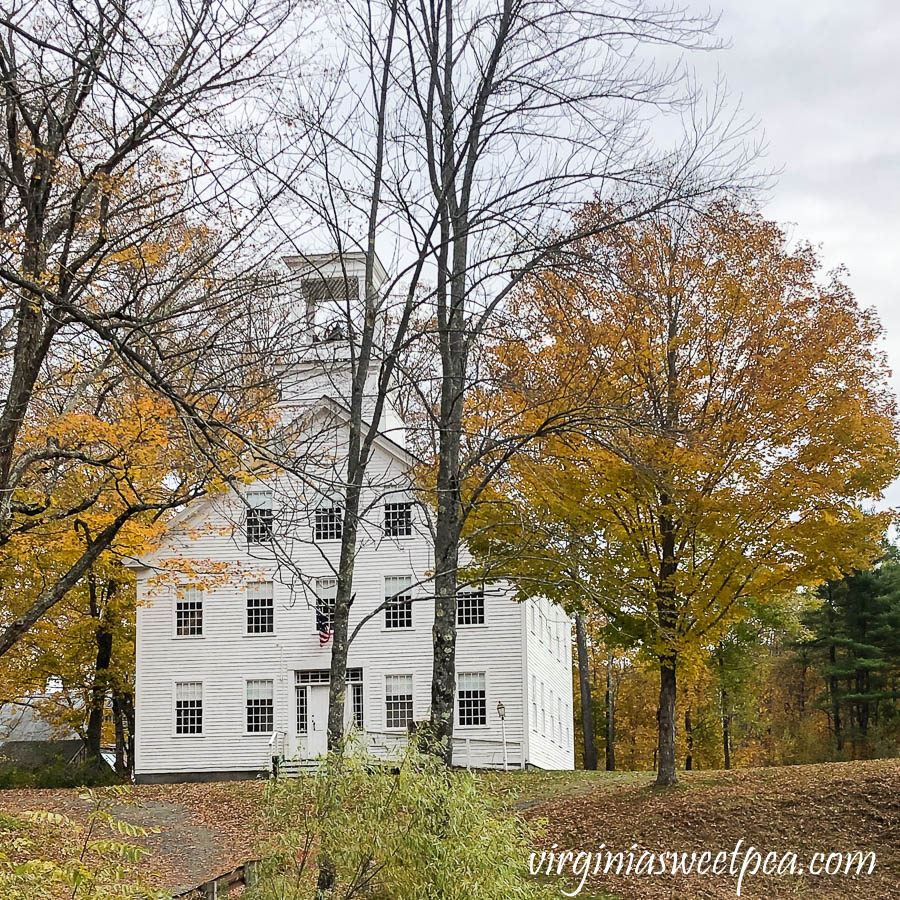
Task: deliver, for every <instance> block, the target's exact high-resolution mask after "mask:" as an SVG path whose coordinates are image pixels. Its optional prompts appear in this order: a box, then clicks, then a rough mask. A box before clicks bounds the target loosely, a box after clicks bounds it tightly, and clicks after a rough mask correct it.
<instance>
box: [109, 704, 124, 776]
mask: <svg viewBox="0 0 900 900" xmlns="http://www.w3.org/2000/svg"><path fill="white" fill-rule="evenodd" d="M112 704H113V721H114V723H115V727H116V774H117V775H118V776H119V777H120V778H122V779H125V778H127V777H128V766H127V763H126V761H125V711H124V710H123V709H122V699H121V695H120V694H119V692H118V691H117V692H116V693H114V694H113V701H112Z"/></svg>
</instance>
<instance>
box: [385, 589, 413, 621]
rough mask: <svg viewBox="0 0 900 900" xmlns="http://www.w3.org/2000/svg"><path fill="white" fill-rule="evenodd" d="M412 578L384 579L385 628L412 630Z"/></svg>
mask: <svg viewBox="0 0 900 900" xmlns="http://www.w3.org/2000/svg"><path fill="white" fill-rule="evenodd" d="M411 581H412V579H411V578H408V577H403V576H401V577H391V578H385V579H384V602H385V603H387V604H389V605H388V606H386V607H385V608H384V627H385V628H412V608H413V601H412V588H411V586H410V585H411Z"/></svg>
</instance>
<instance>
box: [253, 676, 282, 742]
mask: <svg viewBox="0 0 900 900" xmlns="http://www.w3.org/2000/svg"><path fill="white" fill-rule="evenodd" d="M274 728H275V693H274V688H273V685H272V681H271V679H259V680H253V681H248V682H247V731H248V732H250V733H251V734H261V733H268V732H271V731H273V730H274Z"/></svg>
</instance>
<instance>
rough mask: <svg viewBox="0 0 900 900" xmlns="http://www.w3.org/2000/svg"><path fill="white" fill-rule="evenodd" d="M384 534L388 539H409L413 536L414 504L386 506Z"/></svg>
mask: <svg viewBox="0 0 900 900" xmlns="http://www.w3.org/2000/svg"><path fill="white" fill-rule="evenodd" d="M384 533H385V534H386V535H387V536H388V537H409V536H410V535H411V534H412V503H385V504H384Z"/></svg>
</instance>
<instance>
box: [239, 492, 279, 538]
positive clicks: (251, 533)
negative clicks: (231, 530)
mask: <svg viewBox="0 0 900 900" xmlns="http://www.w3.org/2000/svg"><path fill="white" fill-rule="evenodd" d="M274 520H275V514H274V513H273V511H272V495H271V493H269V491H249V492H248V493H247V510H246V530H247V543H248V544H268V543H270V542H271V540H272V527H273V523H274Z"/></svg>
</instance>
